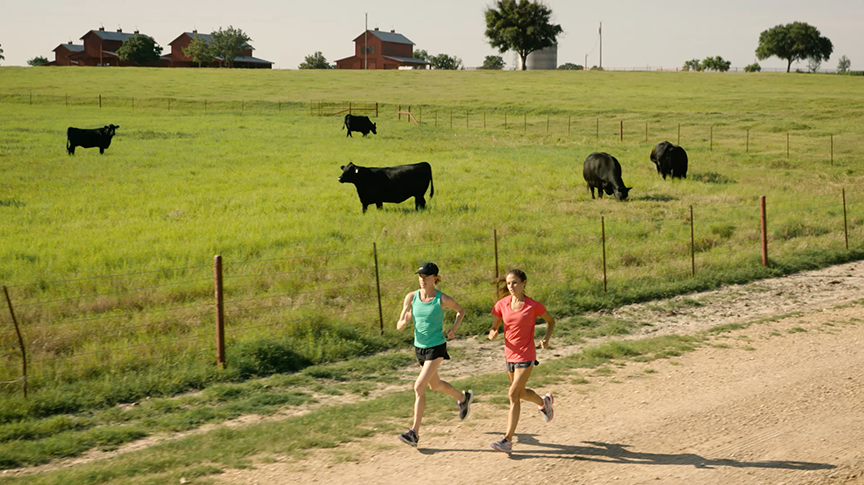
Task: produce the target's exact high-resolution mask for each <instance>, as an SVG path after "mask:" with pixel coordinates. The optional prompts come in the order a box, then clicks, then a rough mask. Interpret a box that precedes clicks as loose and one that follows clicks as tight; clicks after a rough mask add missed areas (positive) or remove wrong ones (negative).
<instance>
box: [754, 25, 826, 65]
mask: <svg viewBox="0 0 864 485" xmlns="http://www.w3.org/2000/svg"><path fill="white" fill-rule="evenodd" d="M833 51H834V44H832V43H831V41H830V40H829V39H828V38H827V37H822V34H821V33H820V32H819V29H817V28H816V27H813V26H812V25H809V24H806V23H804V22H792V23H791V24H786V25H778V26H776V27H774V28H771V29H768V30H766V31H764V32H762V33H761V34H759V47H757V48H756V58H757V59H759V60H760V61H761V60H763V59H767V58H769V57H771V56H776V57H779V58H780V59H785V60H786V62H787V64H786V72H789V71H790V70H791V69H792V63H793V62H797V61H802V60H804V59H816V60H818V61H822V60H826V61H827V60H828V58H829V57H831V53H832V52H833Z"/></svg>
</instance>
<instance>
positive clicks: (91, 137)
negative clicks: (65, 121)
mask: <svg viewBox="0 0 864 485" xmlns="http://www.w3.org/2000/svg"><path fill="white" fill-rule="evenodd" d="M117 128H120V125H113V124H111V125H106V126H103V127H102V128H96V129H92V130H90V129H82V128H73V127H71V126H70V127H69V129H67V130H66V153H68V154H69V155H74V154H75V147H81V148H93V147H99V154H103V153H105V150H106V149H107V148H108V147H109V146H111V138H113V137H114V132H115V131H116V130H117Z"/></svg>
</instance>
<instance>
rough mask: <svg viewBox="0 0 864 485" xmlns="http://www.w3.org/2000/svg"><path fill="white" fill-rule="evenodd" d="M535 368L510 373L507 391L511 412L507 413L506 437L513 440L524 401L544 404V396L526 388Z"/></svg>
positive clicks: (525, 368) (539, 404)
mask: <svg viewBox="0 0 864 485" xmlns="http://www.w3.org/2000/svg"><path fill="white" fill-rule="evenodd" d="M533 369H534V367H533V366H532V367H523V368H517V369H516V370H515V371H514V372H511V373H508V377H510V390H509V391H508V392H507V396H508V397H509V398H510V412H509V413H508V414H507V434H506V437H507V439H508V440H511V441H512V440H513V435H514V434H515V433H516V425H517V424H519V413H520V412H522V401H531V402H533V403H534V404H537V405H538V406H542V405H543V398H541V397H540V396H538V395H537V393H536V392H534V391H533V390H531V389H526V388H525V384H526V383H527V382H528V378H529V377H531V371H532V370H533Z"/></svg>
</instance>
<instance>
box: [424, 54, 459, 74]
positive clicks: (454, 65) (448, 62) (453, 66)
mask: <svg viewBox="0 0 864 485" xmlns="http://www.w3.org/2000/svg"><path fill="white" fill-rule="evenodd" d="M428 60H429V62H431V63H432V69H447V70H451V71H456V70H458V69H461V68H462V59H459V58H458V57H456V56H451V55H447V54H438V55H437V56H431V57H429V59H428Z"/></svg>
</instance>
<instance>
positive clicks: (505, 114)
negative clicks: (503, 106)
mask: <svg viewBox="0 0 864 485" xmlns="http://www.w3.org/2000/svg"><path fill="white" fill-rule="evenodd" d="M504 131H507V112H506V111H505V112H504Z"/></svg>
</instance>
